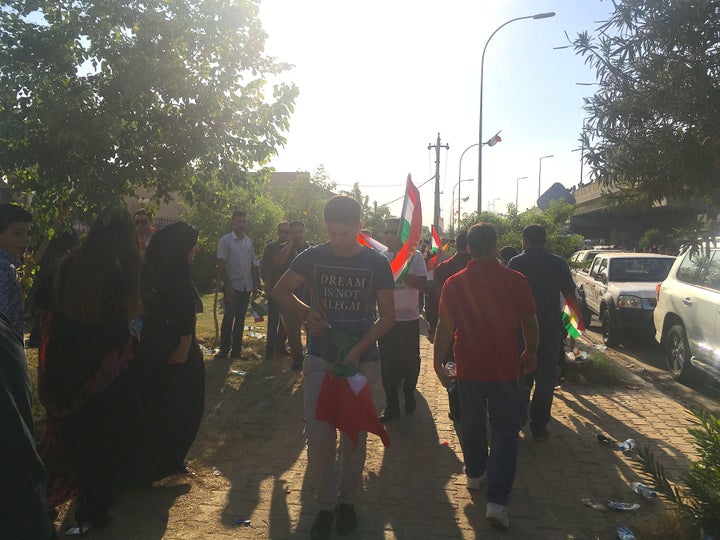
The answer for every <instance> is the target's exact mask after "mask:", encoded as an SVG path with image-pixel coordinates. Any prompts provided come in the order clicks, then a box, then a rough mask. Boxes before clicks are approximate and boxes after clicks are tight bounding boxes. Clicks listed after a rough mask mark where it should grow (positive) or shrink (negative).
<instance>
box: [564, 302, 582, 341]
mask: <svg viewBox="0 0 720 540" xmlns="http://www.w3.org/2000/svg"><path fill="white" fill-rule="evenodd" d="M562 320H563V324H564V325H565V329H566V330H567V333H568V335H569V336H570V337H572V338H578V337H580V336H581V335H582V333H583V330H585V325H584V324H583V321H582V317H580V311H579V310H578V307H577V303H576V302H575V300H573V299H572V298H566V299H565V307H563V312H562Z"/></svg>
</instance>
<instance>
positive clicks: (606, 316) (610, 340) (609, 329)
mask: <svg viewBox="0 0 720 540" xmlns="http://www.w3.org/2000/svg"><path fill="white" fill-rule="evenodd" d="M600 324H601V325H602V336H603V343H605V345H607V346H608V347H616V346H617V345H618V344H619V343H620V339H619V336H618V330H617V328H615V326H613V323H612V320H611V319H610V313H609V312H608V310H607V309H604V310H602V311H601V312H600Z"/></svg>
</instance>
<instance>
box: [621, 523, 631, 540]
mask: <svg viewBox="0 0 720 540" xmlns="http://www.w3.org/2000/svg"><path fill="white" fill-rule="evenodd" d="M617 535H618V538H619V539H620V540H635V535H634V534H633V532H632V531H631V530H630V529H628V528H627V527H626V526H625V525H618V526H617Z"/></svg>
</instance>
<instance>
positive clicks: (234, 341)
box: [215, 210, 260, 359]
mask: <svg viewBox="0 0 720 540" xmlns="http://www.w3.org/2000/svg"><path fill="white" fill-rule="evenodd" d="M247 223H248V222H247V215H246V214H245V212H242V211H239V210H237V211H235V212H233V215H232V221H231V222H230V224H231V226H232V232H230V233H228V234H226V235H225V236H223V237H222V238H220V241H219V242H218V250H217V259H218V271H219V272H220V278H221V279H222V282H223V287H224V288H223V300H224V306H225V314H224V315H223V320H222V326H221V327H220V350H219V351H218V352H217V353H216V354H215V358H217V359H222V358H227V356H228V354H230V356H231V358H242V354H241V350H242V338H243V329H244V328H245V312H246V311H247V309H248V304H249V303H250V297H251V296H252V297H253V298H255V296H257V293H258V290H259V288H260V274H259V272H258V266H259V264H258V260H257V257H256V256H255V249H254V248H253V243H252V240H250V238H248V237H247V236H245V229H246V228H247ZM233 323H234V324H233Z"/></svg>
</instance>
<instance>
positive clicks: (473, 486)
mask: <svg viewBox="0 0 720 540" xmlns="http://www.w3.org/2000/svg"><path fill="white" fill-rule="evenodd" d="M485 478H487V473H483V474H482V476H478V477H476V478H473V477H472V476H468V477H467V488H468V489H470V490H472V491H479V490H480V489H482V484H483V482H485Z"/></svg>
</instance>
